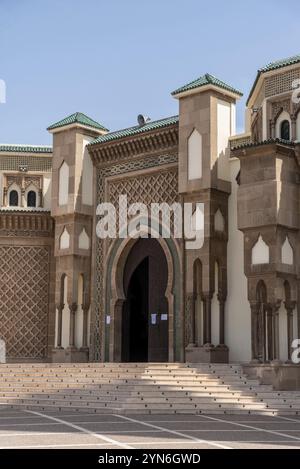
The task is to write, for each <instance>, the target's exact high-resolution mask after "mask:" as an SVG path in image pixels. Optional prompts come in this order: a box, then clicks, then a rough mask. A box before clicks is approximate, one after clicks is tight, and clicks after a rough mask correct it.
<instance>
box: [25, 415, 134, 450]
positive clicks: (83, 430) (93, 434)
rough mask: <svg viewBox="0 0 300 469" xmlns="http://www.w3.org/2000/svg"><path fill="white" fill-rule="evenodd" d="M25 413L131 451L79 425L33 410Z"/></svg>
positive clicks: (121, 444)
mask: <svg viewBox="0 0 300 469" xmlns="http://www.w3.org/2000/svg"><path fill="white" fill-rule="evenodd" d="M26 412H28V413H29V414H34V415H38V416H39V417H43V418H46V419H49V420H53V421H54V422H58V423H62V424H63V425H66V426H68V427H70V428H74V429H75V430H78V431H80V432H82V433H86V434H87V435H90V436H93V437H95V438H99V439H101V440H103V441H106V442H107V443H109V444H111V445H114V446H119V447H120V448H126V449H133V448H132V447H131V446H129V445H127V444H126V443H121V442H120V441H117V440H114V439H113V438H109V437H108V436H104V435H101V434H100V433H94V432H91V431H90V430H87V429H86V428H84V427H80V426H79V425H74V424H73V423H70V422H67V421H66V420H62V419H59V418H57V417H52V416H50V415H46V414H42V413H41V412H36V411H33V410H27V411H26Z"/></svg>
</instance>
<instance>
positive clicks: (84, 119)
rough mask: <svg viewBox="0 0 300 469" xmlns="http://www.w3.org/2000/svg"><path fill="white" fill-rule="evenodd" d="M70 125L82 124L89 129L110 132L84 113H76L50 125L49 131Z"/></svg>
mask: <svg viewBox="0 0 300 469" xmlns="http://www.w3.org/2000/svg"><path fill="white" fill-rule="evenodd" d="M70 124H81V125H86V126H88V127H92V128H94V129H99V130H103V131H105V132H108V129H106V128H105V127H103V125H101V124H99V122H96V121H94V120H93V119H91V118H90V117H88V116H86V115H85V114H83V113H82V112H75V113H74V114H71V115H70V116H68V117H65V118H64V119H62V120H60V121H58V122H55V124H52V125H50V126H49V127H48V128H47V130H53V129H57V128H59V127H64V126H65V125H70Z"/></svg>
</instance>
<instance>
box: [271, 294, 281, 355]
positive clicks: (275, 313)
mask: <svg viewBox="0 0 300 469" xmlns="http://www.w3.org/2000/svg"><path fill="white" fill-rule="evenodd" d="M280 303H281V301H276V302H274V303H270V307H271V309H272V324H273V328H272V334H273V360H279V308H280Z"/></svg>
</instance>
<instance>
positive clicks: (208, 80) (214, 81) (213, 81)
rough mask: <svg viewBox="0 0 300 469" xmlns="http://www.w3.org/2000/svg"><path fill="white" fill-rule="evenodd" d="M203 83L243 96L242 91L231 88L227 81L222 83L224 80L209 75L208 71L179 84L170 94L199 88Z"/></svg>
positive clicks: (173, 94)
mask: <svg viewBox="0 0 300 469" xmlns="http://www.w3.org/2000/svg"><path fill="white" fill-rule="evenodd" d="M205 85H214V86H217V87H218V88H222V89H223V90H226V91H230V92H232V93H235V94H238V95H240V96H243V93H241V92H240V91H238V90H237V89H235V88H233V87H232V86H230V85H227V83H224V81H222V80H219V78H216V77H214V76H213V75H210V74H209V73H206V74H205V75H203V76H202V77H200V78H197V80H194V81H192V82H190V83H188V84H187V85H184V86H181V87H180V88H178V89H177V90H175V91H173V92H172V96H176V95H178V94H180V93H183V92H184V91H189V90H193V89H195V88H200V87H201V86H205Z"/></svg>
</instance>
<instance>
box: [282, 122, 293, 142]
mask: <svg viewBox="0 0 300 469" xmlns="http://www.w3.org/2000/svg"><path fill="white" fill-rule="evenodd" d="M290 134H291V130H290V123H289V121H288V120H287V119H285V120H284V121H282V122H281V124H280V138H281V139H282V140H290V139H291V135H290Z"/></svg>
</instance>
